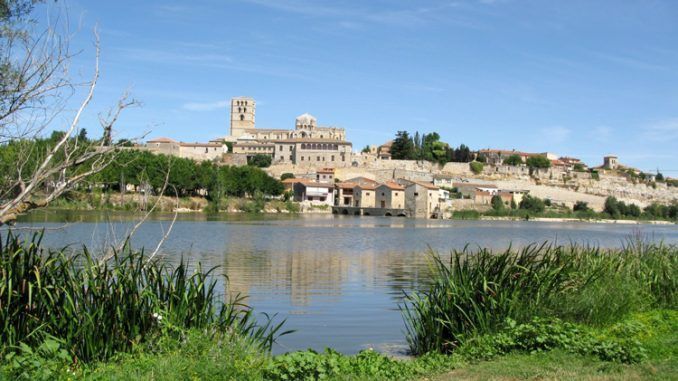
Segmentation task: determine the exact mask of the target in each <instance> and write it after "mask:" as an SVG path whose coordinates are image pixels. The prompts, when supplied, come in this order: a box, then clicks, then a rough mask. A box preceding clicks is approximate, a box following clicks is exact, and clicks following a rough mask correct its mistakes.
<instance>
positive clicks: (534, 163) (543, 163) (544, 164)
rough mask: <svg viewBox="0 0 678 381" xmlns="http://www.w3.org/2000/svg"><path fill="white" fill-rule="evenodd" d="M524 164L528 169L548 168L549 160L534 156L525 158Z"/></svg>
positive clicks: (549, 165) (544, 157)
mask: <svg viewBox="0 0 678 381" xmlns="http://www.w3.org/2000/svg"><path fill="white" fill-rule="evenodd" d="M526 164H527V166H528V167H530V168H550V167H551V160H549V159H548V158H547V157H546V156H542V155H535V156H530V157H528V158H527V161H526Z"/></svg>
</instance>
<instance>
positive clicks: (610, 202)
mask: <svg viewBox="0 0 678 381" xmlns="http://www.w3.org/2000/svg"><path fill="white" fill-rule="evenodd" d="M603 212H605V213H607V214H608V215H610V217H612V218H615V219H617V218H619V217H621V212H620V210H619V201H617V199H616V198H615V197H613V196H609V197H607V198H606V199H605V206H604V207H603Z"/></svg>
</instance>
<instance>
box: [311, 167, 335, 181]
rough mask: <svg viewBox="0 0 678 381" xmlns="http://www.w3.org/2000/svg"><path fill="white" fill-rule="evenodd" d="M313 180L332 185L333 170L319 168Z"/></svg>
mask: <svg viewBox="0 0 678 381" xmlns="http://www.w3.org/2000/svg"><path fill="white" fill-rule="evenodd" d="M315 180H316V181H318V182H321V183H333V182H334V168H320V169H318V170H316V172H315Z"/></svg>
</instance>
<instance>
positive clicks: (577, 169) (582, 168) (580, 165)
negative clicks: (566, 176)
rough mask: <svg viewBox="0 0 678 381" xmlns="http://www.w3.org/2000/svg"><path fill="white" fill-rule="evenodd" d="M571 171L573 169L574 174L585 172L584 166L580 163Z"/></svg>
mask: <svg viewBox="0 0 678 381" xmlns="http://www.w3.org/2000/svg"><path fill="white" fill-rule="evenodd" d="M572 169H574V171H575V172H584V171H586V168H584V164H582V163H576V164H575V165H573V166H572Z"/></svg>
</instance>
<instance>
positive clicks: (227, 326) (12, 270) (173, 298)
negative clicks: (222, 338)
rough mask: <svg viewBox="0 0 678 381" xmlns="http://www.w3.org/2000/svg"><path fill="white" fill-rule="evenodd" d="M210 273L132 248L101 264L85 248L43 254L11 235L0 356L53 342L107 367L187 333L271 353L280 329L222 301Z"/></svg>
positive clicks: (1, 269) (34, 243)
mask: <svg viewBox="0 0 678 381" xmlns="http://www.w3.org/2000/svg"><path fill="white" fill-rule="evenodd" d="M214 271H215V269H214V268H213V269H209V270H207V271H203V270H202V268H201V267H200V265H198V266H197V268H196V269H195V270H191V269H190V266H189V263H188V262H187V261H185V260H183V258H182V260H181V261H180V263H179V264H178V265H176V266H170V265H169V264H166V263H165V262H163V261H160V260H158V259H150V260H149V258H148V256H147V255H145V254H144V252H143V251H133V250H131V249H130V248H129V247H126V248H125V249H123V250H122V251H121V252H116V253H114V255H113V257H112V258H111V259H109V260H107V261H100V260H99V259H98V258H96V257H95V256H93V255H92V254H91V253H90V252H89V251H88V250H87V249H86V248H83V250H82V252H80V253H77V254H73V255H69V254H67V253H66V252H65V251H64V250H47V249H44V248H42V247H41V235H39V234H36V235H33V236H32V237H31V238H30V239H22V238H21V237H18V236H15V235H13V234H12V233H8V234H7V235H6V237H5V239H4V240H2V239H1V238H0V342H2V346H0V354H1V353H2V352H6V351H9V350H11V349H12V348H13V347H15V346H16V345H18V344H20V343H25V344H27V345H29V346H37V345H39V344H40V343H41V342H42V341H43V340H44V339H45V338H46V337H56V338H58V339H60V340H63V342H64V343H65V346H66V347H67V349H68V351H69V352H70V353H71V354H72V355H73V356H74V357H75V358H77V359H79V360H80V361H84V362H87V361H92V360H104V359H108V358H110V357H111V356H112V355H114V354H115V353H117V352H126V351H130V350H131V349H132V348H133V347H134V346H135V345H137V344H142V343H148V342H149V341H151V340H152V339H153V338H154V337H156V336H158V335H160V334H161V333H162V332H167V331H168V330H169V331H173V332H181V331H182V330H184V329H189V328H209V329H211V330H217V331H219V330H220V331H228V332H231V333H236V334H241V335H243V336H244V337H247V338H249V339H250V340H251V342H252V343H253V344H254V345H256V346H258V347H260V348H261V349H264V350H269V349H270V347H271V345H272V344H273V342H274V340H275V339H276V337H278V336H279V335H281V334H285V333H286V332H281V328H282V324H283V322H281V323H278V324H275V323H273V322H272V319H270V318H269V317H268V316H267V315H266V316H265V319H264V322H263V323H258V322H257V321H256V319H255V318H254V314H253V312H252V310H251V309H250V308H249V307H248V306H247V305H245V304H244V303H243V298H241V297H236V298H234V299H232V300H229V301H227V302H222V301H220V300H219V295H217V294H216V285H217V279H216V277H215V276H214V274H213V272H214Z"/></svg>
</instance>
